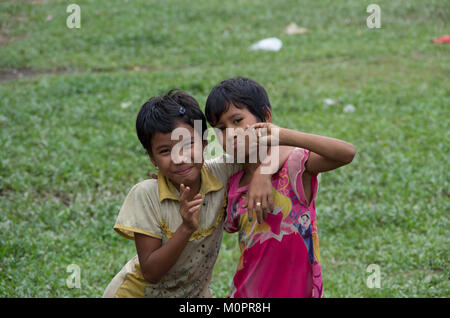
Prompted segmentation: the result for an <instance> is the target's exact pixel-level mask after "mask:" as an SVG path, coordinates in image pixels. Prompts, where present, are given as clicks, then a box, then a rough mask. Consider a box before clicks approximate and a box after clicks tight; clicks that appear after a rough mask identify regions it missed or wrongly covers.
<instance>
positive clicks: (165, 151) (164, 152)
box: [159, 149, 170, 155]
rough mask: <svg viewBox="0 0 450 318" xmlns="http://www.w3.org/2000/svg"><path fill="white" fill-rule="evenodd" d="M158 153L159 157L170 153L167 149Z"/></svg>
mask: <svg viewBox="0 0 450 318" xmlns="http://www.w3.org/2000/svg"><path fill="white" fill-rule="evenodd" d="M159 153H160V154H161V155H165V154H168V153H170V151H169V149H162V150H161V151H160V152H159Z"/></svg>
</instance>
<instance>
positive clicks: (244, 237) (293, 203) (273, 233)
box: [225, 148, 323, 298]
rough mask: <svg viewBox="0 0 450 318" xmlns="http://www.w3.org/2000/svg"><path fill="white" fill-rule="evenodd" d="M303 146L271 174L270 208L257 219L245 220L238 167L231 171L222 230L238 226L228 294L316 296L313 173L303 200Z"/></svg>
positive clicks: (315, 185)
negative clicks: (309, 193) (236, 252)
mask: <svg viewBox="0 0 450 318" xmlns="http://www.w3.org/2000/svg"><path fill="white" fill-rule="evenodd" d="M308 153H309V151H308V150H307V149H302V148H295V149H294V150H293V151H292V153H291V154H290V156H289V158H288V160H286V162H285V163H284V165H283V167H282V168H281V169H280V170H278V172H277V173H276V174H274V175H273V176H272V186H273V191H274V192H273V193H274V204H275V208H274V211H273V212H270V213H268V215H267V219H266V220H265V221H264V222H263V223H262V224H258V222H257V220H256V216H255V217H254V220H253V222H249V219H248V214H247V213H246V210H245V209H243V208H242V204H243V203H244V201H245V200H244V198H245V196H246V193H247V189H248V186H243V187H239V181H240V180H241V178H242V176H243V174H244V172H243V171H240V172H238V173H236V174H235V175H234V176H233V177H231V179H230V181H229V184H228V206H227V220H226V222H225V230H226V231H227V232H229V233H234V232H239V246H240V248H241V257H240V259H239V264H238V268H237V271H236V274H235V276H234V278H233V284H232V288H231V292H230V297H235V298H289V297H296V298H297V297H298V298H305V297H308V298H309V297H322V292H323V284H322V271H321V269H320V256H319V240H318V236H317V222H316V208H315V204H314V198H315V197H316V193H317V188H318V178H317V176H318V175H317V174H315V175H313V176H312V181H311V182H312V184H311V186H312V187H311V189H312V197H311V202H310V204H309V205H308V203H307V200H306V198H305V195H304V191H303V185H302V174H303V171H304V170H305V162H306V160H307V159H308Z"/></svg>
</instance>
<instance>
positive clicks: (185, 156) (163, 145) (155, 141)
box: [150, 122, 204, 189]
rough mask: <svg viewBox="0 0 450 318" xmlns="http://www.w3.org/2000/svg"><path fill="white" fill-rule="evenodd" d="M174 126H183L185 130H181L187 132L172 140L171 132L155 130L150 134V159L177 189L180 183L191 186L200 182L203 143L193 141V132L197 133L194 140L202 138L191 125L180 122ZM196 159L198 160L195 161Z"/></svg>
mask: <svg viewBox="0 0 450 318" xmlns="http://www.w3.org/2000/svg"><path fill="white" fill-rule="evenodd" d="M176 128H184V129H185V130H183V131H186V132H187V134H185V135H184V136H180V138H177V139H176V140H172V132H170V133H167V134H163V133H159V132H157V133H156V134H154V135H153V136H152V140H151V143H152V154H151V155H150V159H151V160H152V162H153V164H154V165H155V166H156V167H157V168H158V169H159V171H160V172H161V173H162V174H163V175H164V176H166V177H167V178H169V179H170V180H171V181H172V183H173V184H174V186H176V187H177V189H179V188H180V184H182V183H183V184H184V185H185V186H190V187H191V188H193V187H194V186H195V185H197V183H199V182H200V172H201V168H202V166H203V149H204V143H203V142H195V143H194V134H197V138H196V141H197V140H199V141H202V138H201V137H199V136H198V133H197V132H196V131H195V130H194V128H193V127H192V126H190V125H188V124H186V123H184V122H180V123H179V124H178V125H177V126H176ZM183 137H184V138H183ZM175 145H177V148H175V149H174V147H175ZM181 148H182V150H181ZM172 149H174V151H172ZM178 150H180V151H178ZM198 158H201V160H198ZM194 159H197V160H194ZM196 161H200V162H197V163H196Z"/></svg>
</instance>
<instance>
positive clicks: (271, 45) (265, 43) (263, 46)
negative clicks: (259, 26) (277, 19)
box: [250, 38, 283, 51]
mask: <svg viewBox="0 0 450 318" xmlns="http://www.w3.org/2000/svg"><path fill="white" fill-rule="evenodd" d="M282 46H283V43H282V42H281V40H280V39H278V38H267V39H263V40H261V41H259V42H256V43H255V44H253V45H252V46H251V47H250V48H251V49H252V50H253V51H259V50H263V51H279V50H280V49H281V47H282Z"/></svg>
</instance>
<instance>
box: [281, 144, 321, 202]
mask: <svg viewBox="0 0 450 318" xmlns="http://www.w3.org/2000/svg"><path fill="white" fill-rule="evenodd" d="M309 153H310V151H309V150H308V149H302V148H295V149H294V150H293V151H292V153H291V155H290V157H289V162H288V172H289V179H290V180H291V182H292V188H293V189H294V192H295V194H296V195H297V198H299V199H300V201H301V202H302V203H303V204H305V205H308V204H307V202H308V201H307V200H306V197H305V192H304V188H303V181H302V177H303V173H304V172H305V169H306V167H305V165H306V161H307V160H308V158H309ZM319 180H320V177H319V178H318V174H313V175H312V177H311V190H312V196H311V202H309V203H310V204H311V203H312V201H314V198H315V196H316V193H317V189H318V183H319Z"/></svg>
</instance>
